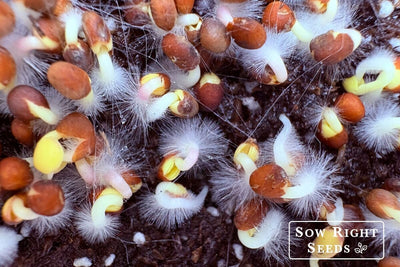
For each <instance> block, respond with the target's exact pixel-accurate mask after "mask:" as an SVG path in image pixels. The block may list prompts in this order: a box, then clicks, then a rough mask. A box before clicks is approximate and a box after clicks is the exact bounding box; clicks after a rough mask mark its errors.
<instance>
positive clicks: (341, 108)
mask: <svg viewBox="0 0 400 267" xmlns="http://www.w3.org/2000/svg"><path fill="white" fill-rule="evenodd" d="M335 107H336V108H337V110H338V112H339V114H340V117H341V118H343V119H345V120H347V121H349V122H353V123H356V122H359V121H360V120H361V119H362V118H364V116H365V108H364V104H363V103H362V101H361V99H360V98H359V97H358V96H356V95H355V94H352V93H344V94H342V95H340V96H339V97H338V98H336V101H335Z"/></svg>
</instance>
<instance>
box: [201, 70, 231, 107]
mask: <svg viewBox="0 0 400 267" xmlns="http://www.w3.org/2000/svg"><path fill="white" fill-rule="evenodd" d="M194 92H195V94H196V97H197V99H198V100H199V102H200V103H201V105H202V107H203V109H204V110H205V111H214V110H216V109H217V108H218V106H219V104H220V103H221V102H222V98H223V97H224V88H223V87H222V84H221V80H220V79H219V78H218V76H217V75H215V74H214V73H205V74H203V76H202V77H201V79H200V82H199V83H198V84H197V85H196V86H195V88H194Z"/></svg>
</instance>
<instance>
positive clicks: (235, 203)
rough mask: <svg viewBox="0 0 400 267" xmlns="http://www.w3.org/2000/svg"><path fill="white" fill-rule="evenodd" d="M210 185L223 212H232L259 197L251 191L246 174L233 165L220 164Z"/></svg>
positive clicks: (214, 198)
mask: <svg viewBox="0 0 400 267" xmlns="http://www.w3.org/2000/svg"><path fill="white" fill-rule="evenodd" d="M210 183H211V185H212V187H211V191H212V199H213V201H215V202H216V203H217V204H218V206H219V207H220V209H221V210H226V211H229V212H232V211H234V210H236V209H237V208H239V207H240V206H241V205H243V204H244V203H245V202H246V201H248V200H251V199H254V198H257V197H258V195H257V194H256V193H255V192H254V191H253V189H251V187H250V185H249V180H248V178H247V177H246V175H245V173H244V172H243V171H239V170H237V169H236V167H235V166H234V165H233V163H231V164H228V163H226V162H222V163H220V164H219V166H218V169H217V170H216V171H214V172H213V173H212V174H211V178H210Z"/></svg>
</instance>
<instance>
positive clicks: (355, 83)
mask: <svg viewBox="0 0 400 267" xmlns="http://www.w3.org/2000/svg"><path fill="white" fill-rule="evenodd" d="M394 62H395V57H394V56H393V55H392V54H391V53H389V52H387V51H385V50H376V51H374V52H373V53H371V55H370V56H368V57H367V58H365V59H364V60H362V61H361V62H360V63H359V64H358V66H357V68H356V74H355V75H354V76H352V77H350V78H347V79H345V80H344V81H343V87H344V89H346V91H347V92H349V93H353V94H356V95H364V94H367V93H370V92H374V91H381V90H382V89H383V88H385V87H386V86H388V85H389V84H390V83H391V82H392V81H393V80H394V79H395V74H396V66H395V64H394ZM365 74H378V76H377V78H376V79H375V80H373V81H371V82H367V83H365V82H364V75H365Z"/></svg>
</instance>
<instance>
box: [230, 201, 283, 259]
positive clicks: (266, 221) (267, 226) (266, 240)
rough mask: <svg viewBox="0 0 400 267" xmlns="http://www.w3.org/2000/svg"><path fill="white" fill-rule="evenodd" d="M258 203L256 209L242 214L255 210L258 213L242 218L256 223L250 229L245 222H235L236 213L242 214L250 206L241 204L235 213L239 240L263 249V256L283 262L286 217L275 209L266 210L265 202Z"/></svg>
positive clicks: (247, 245)
mask: <svg viewBox="0 0 400 267" xmlns="http://www.w3.org/2000/svg"><path fill="white" fill-rule="evenodd" d="M259 205H260V208H258V209H257V210H253V211H245V212H244V214H246V213H247V214H248V212H251V213H254V212H257V211H258V212H259V213H260V214H259V215H257V216H256V217H253V216H252V217H247V218H243V219H244V221H246V222H247V224H249V225H254V224H256V225H255V226H254V227H253V228H251V229H247V228H248V227H245V226H246V225H245V224H241V225H238V224H237V221H238V214H240V213H242V214H243V211H242V210H243V209H249V208H250V206H249V205H245V206H242V207H241V208H239V210H238V212H237V213H236V216H235V225H236V227H238V237H239V240H240V242H241V243H242V244H243V245H244V246H246V247H248V248H250V249H261V248H262V249H264V253H265V255H264V257H265V258H274V259H276V260H277V261H278V262H283V261H285V260H286V257H285V255H287V254H286V249H287V236H286V233H287V219H286V218H285V216H284V214H283V213H282V212H281V211H279V210H277V209H271V210H268V211H266V210H265V209H266V208H265V207H266V206H265V204H262V203H261V202H260V203H259ZM265 213H266V214H265ZM256 218H257V219H256ZM260 219H261V220H260ZM256 220H257V222H256ZM285 241H286V242H285Z"/></svg>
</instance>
